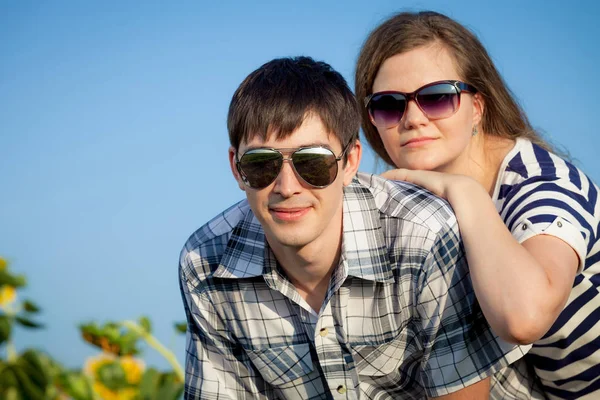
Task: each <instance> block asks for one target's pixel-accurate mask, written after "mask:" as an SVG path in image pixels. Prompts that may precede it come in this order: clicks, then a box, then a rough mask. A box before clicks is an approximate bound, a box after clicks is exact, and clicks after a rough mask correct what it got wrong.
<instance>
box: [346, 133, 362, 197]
mask: <svg viewBox="0 0 600 400" xmlns="http://www.w3.org/2000/svg"><path fill="white" fill-rule="evenodd" d="M351 146H352V148H350V149H348V153H347V154H346V164H345V165H344V186H348V185H349V184H350V182H352V179H353V178H354V176H355V175H356V172H357V171H358V166H359V164H360V159H361V157H362V145H361V144H360V140H358V139H356V141H355V142H354V144H353V145H351Z"/></svg>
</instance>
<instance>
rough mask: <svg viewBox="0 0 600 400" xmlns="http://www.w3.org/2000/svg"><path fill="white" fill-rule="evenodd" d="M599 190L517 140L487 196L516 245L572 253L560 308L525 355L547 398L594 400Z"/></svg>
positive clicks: (599, 393)
mask: <svg viewBox="0 0 600 400" xmlns="http://www.w3.org/2000/svg"><path fill="white" fill-rule="evenodd" d="M599 191H600V190H599V188H598V186H597V185H595V184H594V183H593V182H592V181H591V180H590V179H589V178H588V177H587V176H586V175H585V174H584V173H583V172H582V171H581V170H579V169H578V168H576V167H574V166H573V165H572V164H570V163H569V162H567V161H565V160H563V159H562V158H560V157H558V156H557V155H555V154H552V153H549V152H548V151H546V150H544V149H542V148H541V147H539V146H537V145H535V144H532V143H531V142H530V141H528V140H525V139H518V140H517V142H516V145H515V147H514V148H513V150H512V151H511V152H510V153H509V154H508V155H507V156H506V158H505V159H504V162H503V164H502V166H501V168H500V173H499V175H498V181H497V182H496V188H495V190H494V194H493V196H492V199H493V201H494V202H495V204H496V208H497V210H498V212H499V213H500V215H501V217H502V219H503V220H504V222H505V223H506V226H507V227H508V229H509V230H510V231H511V233H512V234H513V236H514V237H515V239H517V241H519V243H522V242H524V241H525V240H527V239H529V238H531V237H532V236H535V235H539V234H546V235H552V236H556V237H558V238H560V239H562V240H563V241H565V242H566V243H568V244H569V245H570V246H571V247H572V248H573V249H574V250H575V252H576V253H577V254H578V256H579V261H580V262H579V269H578V273H577V276H576V278H575V282H574V284H573V290H572V291H571V295H570V297H569V300H568V302H567V305H566V306H565V309H564V310H563V311H562V313H561V314H560V316H559V317H558V319H557V321H556V322H555V323H554V325H553V326H552V328H551V329H550V330H549V331H548V333H547V334H546V335H545V336H544V337H543V338H542V339H540V340H539V341H538V342H536V343H535V344H534V346H533V348H532V349H531V351H530V352H529V354H528V355H527V357H526V360H527V361H528V362H529V363H531V364H532V365H533V366H534V368H535V371H536V373H537V375H538V376H539V378H540V380H541V383H542V385H543V387H544V390H545V391H546V394H547V395H548V396H549V397H550V398H570V399H575V398H576V399H600V295H598V286H599V284H600V240H598V235H599V231H600V203H599V201H598V195H599Z"/></svg>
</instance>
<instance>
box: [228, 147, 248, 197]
mask: <svg viewBox="0 0 600 400" xmlns="http://www.w3.org/2000/svg"><path fill="white" fill-rule="evenodd" d="M236 153H237V152H236V151H235V149H234V148H233V146H231V147H229V167H230V168H231V173H232V174H233V177H234V178H235V180H236V181H237V183H238V186H239V187H240V189H241V190H243V191H246V185H245V184H244V181H243V179H242V177H241V176H240V172H239V171H238V169H237V165H236V157H235V155H236Z"/></svg>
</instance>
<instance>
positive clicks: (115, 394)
mask: <svg viewBox="0 0 600 400" xmlns="http://www.w3.org/2000/svg"><path fill="white" fill-rule="evenodd" d="M114 364H118V365H119V366H120V367H121V369H122V371H123V372H124V375H125V376H124V378H125V382H123V386H122V387H118V388H117V387H112V388H110V387H108V386H107V385H106V384H104V383H103V382H102V379H101V376H100V375H101V370H102V368H103V367H104V368H106V367H107V366H110V365H114ZM145 369H146V365H145V364H144V361H142V360H140V359H137V358H134V357H131V356H124V357H117V356H115V355H114V354H111V353H105V352H103V353H100V354H98V355H97V356H95V357H90V358H88V359H87V360H86V362H85V366H84V368H83V370H84V373H85V374H86V375H88V376H90V377H91V378H92V379H93V389H94V391H95V392H96V393H98V394H99V395H100V397H101V398H102V399H104V400H133V399H135V398H136V396H137V395H138V393H139V390H138V388H137V387H136V386H137V385H138V384H139V383H140V381H141V379H142V374H143V373H144V370H145ZM119 386H121V385H119Z"/></svg>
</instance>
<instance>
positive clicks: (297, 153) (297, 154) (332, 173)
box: [236, 143, 350, 189]
mask: <svg viewBox="0 0 600 400" xmlns="http://www.w3.org/2000/svg"><path fill="white" fill-rule="evenodd" d="M349 147H350V143H348V145H347V146H346V147H345V148H344V150H343V151H342V154H340V156H339V157H336V156H335V154H334V153H333V151H332V150H330V149H328V148H326V147H321V146H312V147H300V148H293V149H268V148H261V149H250V150H248V151H246V152H245V153H244V154H243V155H242V156H241V157H240V159H239V160H236V166H237V169H238V172H239V173H240V175H241V177H242V180H243V181H244V183H245V184H246V185H248V186H250V187H251V188H253V189H263V188H265V187H267V186H269V185H270V184H271V183H272V182H273V181H274V180H275V179H276V178H277V176H278V175H279V173H280V172H281V168H282V167H283V162H284V161H291V162H292V167H293V168H294V171H296V174H297V175H298V176H299V177H300V178H301V179H302V180H303V181H304V182H306V183H307V184H308V185H310V186H312V187H315V188H324V187H327V186H329V185H331V184H332V183H333V181H335V178H336V177H337V173H338V161H340V160H341V159H342V158H343V157H344V154H346V151H347V150H348V148H349ZM283 153H286V154H290V153H291V154H290V156H289V157H287V158H286V157H284V156H283Z"/></svg>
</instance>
